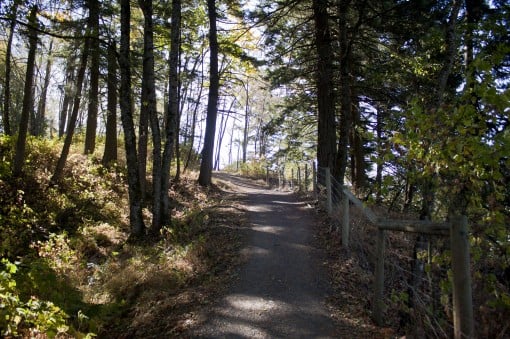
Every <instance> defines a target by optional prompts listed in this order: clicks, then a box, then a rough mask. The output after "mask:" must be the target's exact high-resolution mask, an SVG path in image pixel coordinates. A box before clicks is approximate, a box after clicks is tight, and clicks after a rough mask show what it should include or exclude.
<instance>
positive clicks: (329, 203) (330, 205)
mask: <svg viewBox="0 0 510 339" xmlns="http://www.w3.org/2000/svg"><path fill="white" fill-rule="evenodd" d="M324 172H325V176H326V178H325V179H326V195H327V198H328V199H327V209H328V214H331V213H332V212H333V200H332V190H331V173H330V171H329V167H326V168H325V169H324Z"/></svg>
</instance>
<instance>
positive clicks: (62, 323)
mask: <svg viewBox="0 0 510 339" xmlns="http://www.w3.org/2000/svg"><path fill="white" fill-rule="evenodd" d="M2 264H3V267H2V269H1V270H0V329H1V333H0V335H3V336H17V335H19V334H21V333H26V332H28V333H30V334H36V333H44V334H46V335H48V336H49V337H55V336H56V335H57V334H61V333H67V332H68V331H69V327H68V326H67V325H66V320H67V318H68V315H67V314H66V313H65V312H64V311H63V310H61V309H60V308H59V307H58V306H56V305H54V304H53V303H52V302H50V301H43V300H39V299H38V298H36V297H34V296H32V297H31V298H30V299H29V300H27V301H23V300H22V299H21V298H20V293H19V291H18V289H17V284H16V280H15V279H14V278H13V275H14V274H15V273H16V272H17V269H18V268H17V266H16V265H15V264H13V263H11V262H9V261H8V260H7V259H2Z"/></svg>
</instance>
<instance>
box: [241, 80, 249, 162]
mask: <svg viewBox="0 0 510 339" xmlns="http://www.w3.org/2000/svg"><path fill="white" fill-rule="evenodd" d="M244 85H245V88H244V89H245V91H246V103H245V105H244V129H243V164H245V163H246V156H247V153H248V128H249V126H250V115H249V111H250V103H249V102H250V101H249V95H250V89H249V83H248V79H246V84H244Z"/></svg>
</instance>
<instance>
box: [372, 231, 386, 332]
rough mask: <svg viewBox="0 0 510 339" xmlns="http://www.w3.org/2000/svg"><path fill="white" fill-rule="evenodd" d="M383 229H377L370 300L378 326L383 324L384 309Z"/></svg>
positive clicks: (373, 316)
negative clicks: (372, 286)
mask: <svg viewBox="0 0 510 339" xmlns="http://www.w3.org/2000/svg"><path fill="white" fill-rule="evenodd" d="M384 245H385V244H384V230H382V229H380V228H378V230H377V253H376V255H377V258H376V260H377V261H376V264H375V277H374V299H373V300H372V318H373V320H374V322H375V323H376V324H377V325H378V326H382V325H383V311H384V302H383V294H384Z"/></svg>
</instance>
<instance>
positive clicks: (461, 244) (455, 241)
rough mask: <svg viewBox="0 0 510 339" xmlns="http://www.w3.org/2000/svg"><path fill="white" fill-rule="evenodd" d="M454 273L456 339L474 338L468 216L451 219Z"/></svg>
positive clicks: (454, 325) (454, 324)
mask: <svg viewBox="0 0 510 339" xmlns="http://www.w3.org/2000/svg"><path fill="white" fill-rule="evenodd" d="M450 221H451V223H452V226H451V229H450V241H451V251H452V272H453V327H454V337H455V339H460V338H473V335H474V323H473V296H472V291H471V271H470V268H469V267H470V264H469V263H470V260H469V237H468V226H467V217H466V216H452V217H450Z"/></svg>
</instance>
